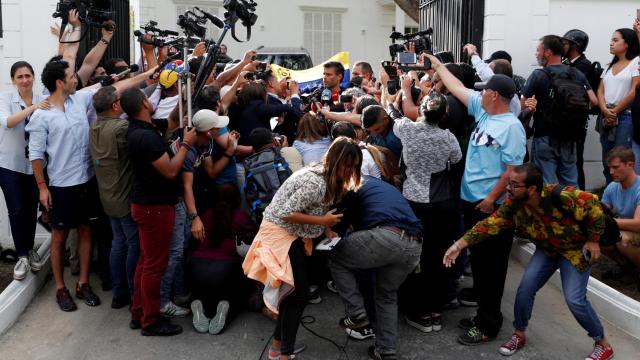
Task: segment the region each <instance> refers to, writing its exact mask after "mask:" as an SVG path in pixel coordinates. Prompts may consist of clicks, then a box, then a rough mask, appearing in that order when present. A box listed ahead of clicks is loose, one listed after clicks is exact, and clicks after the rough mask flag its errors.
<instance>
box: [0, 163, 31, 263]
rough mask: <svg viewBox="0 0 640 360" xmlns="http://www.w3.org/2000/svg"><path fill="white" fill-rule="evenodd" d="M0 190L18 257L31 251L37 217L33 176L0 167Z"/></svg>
mask: <svg viewBox="0 0 640 360" xmlns="http://www.w3.org/2000/svg"><path fill="white" fill-rule="evenodd" d="M0 188H2V192H3V193H4V200H5V202H6V204H7V210H8V212H9V224H10V225H11V236H12V237H13V243H14V245H15V247H16V253H17V255H18V256H27V255H28V253H29V250H31V249H33V239H34V237H35V234H36V217H37V216H38V188H37V187H36V180H35V178H34V177H33V175H27V174H23V173H19V172H16V171H11V170H8V169H5V168H1V167H0Z"/></svg>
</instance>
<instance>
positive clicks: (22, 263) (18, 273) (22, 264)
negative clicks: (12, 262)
mask: <svg viewBox="0 0 640 360" xmlns="http://www.w3.org/2000/svg"><path fill="white" fill-rule="evenodd" d="M30 270H31V266H29V259H28V258H27V257H26V256H21V257H19V258H18V262H17V263H16V266H15V267H14V268H13V278H14V279H16V280H18V281H20V280H24V278H26V277H27V273H29V271H30Z"/></svg>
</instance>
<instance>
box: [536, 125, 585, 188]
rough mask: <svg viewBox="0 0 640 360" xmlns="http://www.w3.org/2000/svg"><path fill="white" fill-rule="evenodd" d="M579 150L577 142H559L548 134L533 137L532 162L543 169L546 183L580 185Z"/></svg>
mask: <svg viewBox="0 0 640 360" xmlns="http://www.w3.org/2000/svg"><path fill="white" fill-rule="evenodd" d="M576 161H577V152H576V143H575V142H570V143H568V142H558V141H556V140H554V139H551V138H549V137H548V136H541V137H537V138H533V141H532V143H531V162H533V163H534V164H536V165H538V166H539V167H540V169H541V170H542V178H543V181H544V183H545V184H557V183H560V184H564V185H571V186H575V187H578V168H577V166H576Z"/></svg>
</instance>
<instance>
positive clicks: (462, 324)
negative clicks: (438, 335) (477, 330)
mask: <svg viewBox="0 0 640 360" xmlns="http://www.w3.org/2000/svg"><path fill="white" fill-rule="evenodd" d="M475 326H476V322H475V321H474V320H473V316H472V317H469V318H464V319H461V320H460V321H458V327H459V328H460V329H462V330H469V329H471V328H472V327H475Z"/></svg>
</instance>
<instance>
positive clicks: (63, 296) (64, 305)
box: [56, 288, 78, 311]
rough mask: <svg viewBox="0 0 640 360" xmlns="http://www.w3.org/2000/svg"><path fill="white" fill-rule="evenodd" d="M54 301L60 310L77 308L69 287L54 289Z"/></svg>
mask: <svg viewBox="0 0 640 360" xmlns="http://www.w3.org/2000/svg"><path fill="white" fill-rule="evenodd" d="M56 302H57V303H58V306H59V307H60V310H62V311H74V310H76V309H78V307H77V306H76V302H75V301H73V298H72V297H71V294H70V293H69V289H67V288H62V289H58V291H56Z"/></svg>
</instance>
